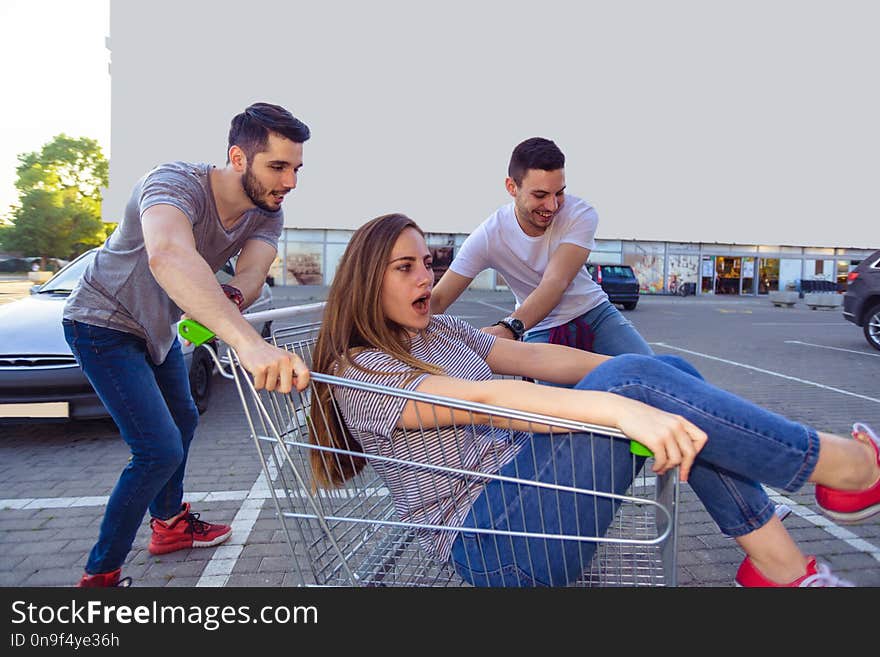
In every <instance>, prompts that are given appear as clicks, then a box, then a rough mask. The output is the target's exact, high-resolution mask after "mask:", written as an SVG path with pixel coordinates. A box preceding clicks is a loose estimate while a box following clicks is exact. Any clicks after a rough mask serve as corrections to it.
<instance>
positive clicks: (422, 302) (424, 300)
mask: <svg viewBox="0 0 880 657" xmlns="http://www.w3.org/2000/svg"><path fill="white" fill-rule="evenodd" d="M412 305H413V308H415V310H416V312H417V313H420V314H425V313H427V312H428V311H430V310H431V293H430V292H428V293H426V294H423V295H422V296H420V297H419V298H418V299H416V300H415V301H413V304H412Z"/></svg>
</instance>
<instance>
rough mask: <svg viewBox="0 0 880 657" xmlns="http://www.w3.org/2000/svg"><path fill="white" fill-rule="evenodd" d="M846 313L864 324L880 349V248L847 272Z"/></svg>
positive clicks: (875, 346)
mask: <svg viewBox="0 0 880 657" xmlns="http://www.w3.org/2000/svg"><path fill="white" fill-rule="evenodd" d="M843 316H844V317H845V318H846V319H848V320H849V321H851V322H852V323H853V324H855V325H856V326H861V327H862V330H863V331H864V333H865V340H867V341H868V344H869V345H871V346H872V347H874V349H878V350H880V251H875V252H874V253H872V254H871V255H869V256H868V257H867V258H865V259H864V260H862V261H861V262H860V263H859V264H858V265H857V266H856V268H855V269H853V270H852V271H851V272H850V273H849V274H848V275H847V277H846V292H845V293H844V295H843Z"/></svg>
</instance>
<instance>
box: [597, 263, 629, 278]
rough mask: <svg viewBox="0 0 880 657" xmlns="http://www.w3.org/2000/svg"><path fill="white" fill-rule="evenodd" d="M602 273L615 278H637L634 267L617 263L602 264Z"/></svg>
mask: <svg viewBox="0 0 880 657" xmlns="http://www.w3.org/2000/svg"><path fill="white" fill-rule="evenodd" d="M602 275H603V276H608V277H613V278H635V274H633V271H632V269H630V268H629V267H621V266H615V265H602Z"/></svg>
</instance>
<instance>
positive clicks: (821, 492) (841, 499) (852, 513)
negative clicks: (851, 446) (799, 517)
mask: <svg viewBox="0 0 880 657" xmlns="http://www.w3.org/2000/svg"><path fill="white" fill-rule="evenodd" d="M852 434H853V438H855V439H856V440H862V442H867V443H868V444H869V445H870V446H871V447H873V448H874V454H875V455H876V457H877V464H878V465H880V438H878V437H877V434H876V433H874V431H873V430H872V429H871V427H869V426H868V425H867V424H863V423H861V422H856V423H855V424H854V425H853V431H852ZM859 436H865V438H866V439H867V440H865V438H861V439H860V438H859ZM816 504H818V505H819V510H820V511H822V513H824V514H825V515H826V516H828V517H829V518H831V519H832V520H834V521H836V522H839V523H842V524H855V523H858V522H862V521H864V520H867V519H868V518H870V517H872V516H875V515H877V514H878V513H880V479H878V480H877V482H876V483H875V484H874V485H873V486H871V487H870V488H867V489H865V490H840V489H838V488H830V487H828V486H819V485H817V486H816Z"/></svg>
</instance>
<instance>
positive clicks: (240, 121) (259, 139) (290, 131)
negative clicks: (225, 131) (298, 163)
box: [226, 103, 311, 162]
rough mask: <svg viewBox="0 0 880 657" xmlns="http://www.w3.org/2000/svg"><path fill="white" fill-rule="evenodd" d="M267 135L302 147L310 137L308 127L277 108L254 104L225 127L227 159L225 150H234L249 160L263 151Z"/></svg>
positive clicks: (278, 106) (267, 138)
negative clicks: (275, 135)
mask: <svg viewBox="0 0 880 657" xmlns="http://www.w3.org/2000/svg"><path fill="white" fill-rule="evenodd" d="M270 132H274V133H277V134H279V135H281V136H282V137H287V138H288V139H289V140H290V141H295V142H296V143H298V144H302V143H303V142H304V141H306V140H307V139H308V138H309V137H310V136H311V131H310V130H309V126H307V125H306V124H305V123H303V122H302V121H300V120H299V119H298V118H296V117H295V116H294V115H293V114H291V113H290V112H288V111H287V110H286V109H284V108H283V107H281V106H280V105H272V104H271V103H254V104H253V105H251V106H249V107H247V108H246V109H245V110H244V112H242V113H241V114H236V115H235V116H234V117H232V123H231V124H230V126H229V144H228V145H227V146H226V153H227V157H228V154H229V149H230V148H232V147H233V146H238V147H239V148H241V150H243V151H244V154H245V155H246V156H247V158H248V160H250V159H251V158H253V156H254V155H255V154H257V153H262V152H263V151H265V150H266V146H267V144H268V143H269V133H270ZM227 162H228V159H227Z"/></svg>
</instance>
